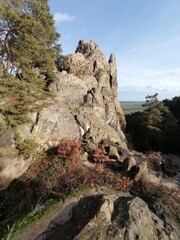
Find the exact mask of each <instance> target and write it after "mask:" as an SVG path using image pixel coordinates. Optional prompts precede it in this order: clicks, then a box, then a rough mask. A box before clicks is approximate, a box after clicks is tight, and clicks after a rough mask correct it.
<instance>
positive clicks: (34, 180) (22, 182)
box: [0, 138, 132, 239]
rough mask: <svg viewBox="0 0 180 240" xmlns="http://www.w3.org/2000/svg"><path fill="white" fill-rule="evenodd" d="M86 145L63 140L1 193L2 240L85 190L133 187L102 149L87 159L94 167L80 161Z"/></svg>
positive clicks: (20, 230)
mask: <svg viewBox="0 0 180 240" xmlns="http://www.w3.org/2000/svg"><path fill="white" fill-rule="evenodd" d="M84 146H85V145H84V144H83V142H82V141H81V140H79V139H68V138H64V139H61V140H60V141H59V144H58V145H57V146H56V147H54V148H53V149H50V150H48V151H47V153H46V157H44V158H42V159H39V160H36V161H35V162H34V163H33V164H32V165H31V166H30V167H29V169H28V170H27V171H26V172H25V173H24V174H23V176H22V177H20V178H19V179H16V180H14V181H13V182H12V183H11V184H10V186H9V187H8V188H6V189H5V190H2V191H0V202H1V204H0V212H1V215H0V233H1V234H0V238H1V239H3V238H4V239H8V237H11V238H10V239H16V238H15V237H16V236H18V234H20V233H21V232H22V231H23V230H24V229H25V228H26V227H27V226H28V225H29V224H32V223H34V222H35V221H36V220H38V219H39V218H41V217H43V216H45V214H46V213H47V211H48V209H49V208H51V206H52V205H54V204H56V203H57V202H59V201H64V199H65V198H66V197H68V196H71V195H72V194H76V192H79V191H84V190H83V189H86V188H89V187H93V186H94V187H96V186H109V187H112V188H115V189H119V190H127V189H129V188H130V186H131V184H132V180H129V179H128V177H127V176H125V175H123V174H122V173H120V172H118V171H112V170H111V169H110V168H109V167H107V166H106V162H108V161H111V160H110V159H109V157H108V156H107V153H106V151H105V149H104V148H103V147H99V148H98V147H97V148H96V150H94V151H93V152H91V151H90V152H89V157H88V160H89V161H90V162H91V163H93V167H91V168H88V167H86V166H84V165H83V162H82V160H81V156H82V154H83V152H84V151H85V150H84ZM6 237H7V238H6Z"/></svg>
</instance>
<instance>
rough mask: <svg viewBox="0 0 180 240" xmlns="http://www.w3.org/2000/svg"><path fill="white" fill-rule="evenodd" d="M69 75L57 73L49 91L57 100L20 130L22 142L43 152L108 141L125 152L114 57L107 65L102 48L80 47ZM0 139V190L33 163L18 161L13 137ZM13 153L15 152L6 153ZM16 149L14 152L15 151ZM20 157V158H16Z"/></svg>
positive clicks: (73, 58) (85, 44)
mask: <svg viewBox="0 0 180 240" xmlns="http://www.w3.org/2000/svg"><path fill="white" fill-rule="evenodd" d="M68 61H69V66H70V68H69V72H68V73H67V72H66V71H62V72H57V74H56V81H55V82H53V83H52V84H51V85H50V90H51V91H52V92H53V94H54V99H51V100H49V101H48V102H47V103H45V106H44V108H43V109H42V110H41V111H40V112H38V113H37V112H35V113H33V114H31V119H32V124H25V125H22V126H20V127H19V132H20V135H21V137H22V138H23V139H35V141H36V142H37V143H38V144H39V145H40V147H41V148H43V149H44V150H47V149H48V148H50V147H53V146H55V145H56V144H57V143H58V141H59V140H60V139H61V138H64V137H67V138H70V139H72V138H84V139H85V140H86V141H87V142H92V143H94V144H98V143H99V142H103V141H104V140H107V139H109V140H110V141H111V142H114V143H117V144H118V145H119V146H120V147H121V148H122V149H126V148H127V146H126V138H125V136H124V133H123V131H122V129H124V128H125V124H126V123H125V117H124V113H123V111H122V108H121V106H120V104H119V102H118V100H117V74H116V62H115V57H114V55H113V54H112V55H111V56H110V58H109V61H108V62H107V61H106V59H105V56H104V54H103V53H102V51H101V49H100V48H99V46H98V45H97V44H96V43H95V42H93V41H91V42H90V43H87V42H84V41H80V42H79V44H78V47H77V49H76V53H75V54H72V55H69V56H68ZM5 135H6V138H7V137H8V139H9V140H8V144H6V146H3V145H4V141H5V140H4V139H5V137H0V146H1V148H0V155H1V159H0V169H1V170H0V171H1V172H0V186H1V187H3V185H4V184H5V183H6V182H7V181H11V180H12V179H14V178H16V177H19V176H20V175H21V174H22V173H23V172H24V171H25V170H26V169H27V167H28V166H29V164H30V163H29V161H25V160H24V159H22V158H21V159H19V158H18V156H17V151H15V148H14V146H12V142H14V139H13V138H14V137H13V135H12V134H11V135H9V133H4V135H3V136H5ZM10 148H11V152H9V151H8V149H10ZM12 149H13V151H12ZM7 152H8V153H7ZM13 152H16V154H15V155H14V154H12V153H13Z"/></svg>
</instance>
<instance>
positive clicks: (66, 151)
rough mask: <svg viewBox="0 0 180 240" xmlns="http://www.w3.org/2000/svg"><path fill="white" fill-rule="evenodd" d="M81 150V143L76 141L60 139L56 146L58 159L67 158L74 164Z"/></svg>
mask: <svg viewBox="0 0 180 240" xmlns="http://www.w3.org/2000/svg"><path fill="white" fill-rule="evenodd" d="M81 150H82V147H81V141H80V140H78V139H68V138H62V139H61V140H60V141H59V144H58V146H57V154H58V157H60V158H65V159H66V158H68V159H69V160H70V161H71V162H76V160H77V158H78V157H79V155H80V153H81Z"/></svg>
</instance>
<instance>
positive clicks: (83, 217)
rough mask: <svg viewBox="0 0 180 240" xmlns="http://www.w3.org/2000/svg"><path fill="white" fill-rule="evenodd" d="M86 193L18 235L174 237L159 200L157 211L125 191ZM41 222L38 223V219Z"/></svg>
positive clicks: (40, 238) (133, 239) (39, 237)
mask: <svg viewBox="0 0 180 240" xmlns="http://www.w3.org/2000/svg"><path fill="white" fill-rule="evenodd" d="M86 194H87V196H80V198H72V199H71V200H68V201H67V202H65V203H64V205H63V206H62V207H61V209H60V210H59V211H58V212H56V213H55V214H54V216H53V218H52V219H49V220H48V222H46V224H43V229H42V228H41V229H39V231H37V232H36V233H34V232H33V229H32V230H30V231H29V233H25V234H24V235H22V236H21V238H20V240H21V239H27V240H30V239H32V238H33V239H35V240H44V239H46V240H51V239H53V240H56V239H57V240H58V239H62V240H66V239H70V240H73V239H76V240H80V239H84V240H87V239H92V240H94V239H97V240H104V239H109V240H111V239H112V240H116V239H117V240H119V239H120V240H124V239H126V240H136V239H140V240H151V239H154V240H169V239H171V240H178V239H179V235H178V232H177V229H176V228H175V227H174V226H173V222H172V221H171V220H170V219H169V218H168V217H166V219H163V218H162V215H163V214H164V215H165V210H164V209H163V207H162V205H161V204H158V203H157V204H156V206H158V207H157V209H158V210H157V211H155V209H152V208H151V209H150V207H149V206H148V205H147V203H146V202H145V201H143V200H142V199H141V198H139V197H134V196H132V195H131V194H129V193H128V192H116V191H114V190H112V189H108V188H101V189H99V190H95V189H92V190H91V191H90V192H89V193H86ZM154 205H155V203H154ZM41 226H42V223H41Z"/></svg>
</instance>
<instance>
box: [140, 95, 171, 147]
mask: <svg viewBox="0 0 180 240" xmlns="http://www.w3.org/2000/svg"><path fill="white" fill-rule="evenodd" d="M157 97H158V93H155V94H154V95H148V96H146V102H145V103H144V104H143V105H142V106H143V107H145V108H146V109H145V110H144V112H143V114H144V120H145V123H144V124H145V126H146V128H147V133H146V143H145V145H146V149H148V148H149V139H150V136H153V135H154V136H156V137H158V136H160V133H161V123H162V121H163V119H164V115H165V114H167V113H169V108H168V107H167V106H165V104H164V103H163V102H162V101H159V100H158V98H157Z"/></svg>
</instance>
